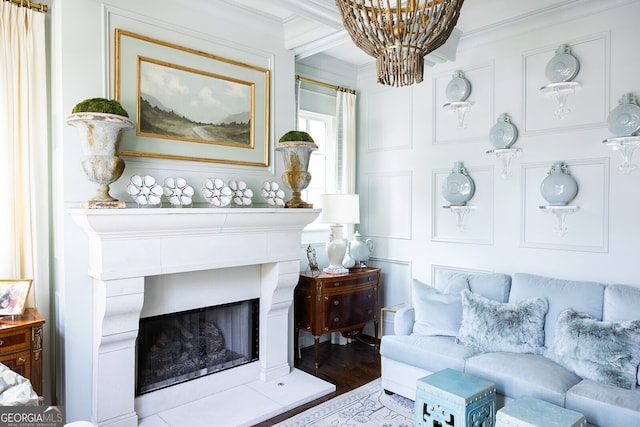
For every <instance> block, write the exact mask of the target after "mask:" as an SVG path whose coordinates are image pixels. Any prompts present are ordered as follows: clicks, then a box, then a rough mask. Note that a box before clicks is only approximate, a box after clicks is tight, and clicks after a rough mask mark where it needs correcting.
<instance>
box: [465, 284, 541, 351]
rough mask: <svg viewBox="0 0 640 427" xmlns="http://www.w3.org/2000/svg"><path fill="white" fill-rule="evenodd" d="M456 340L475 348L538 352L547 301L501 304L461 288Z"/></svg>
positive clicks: (535, 300)
mask: <svg viewBox="0 0 640 427" xmlns="http://www.w3.org/2000/svg"><path fill="white" fill-rule="evenodd" d="M461 295H462V323H461V325H460V331H459V332H458V337H457V342H459V343H460V344H463V345H466V346H469V347H471V348H473V349H475V350H477V351H511V352H515V353H541V352H542V351H543V350H544V349H543V348H542V346H543V344H544V330H543V326H544V316H545V314H546V312H547V308H548V305H547V301H546V300H545V299H544V298H531V299H529V300H526V301H519V302H517V303H501V302H498V301H493V300H490V299H489V298H485V297H483V296H482V295H478V294H475V293H473V292H471V291H468V290H464V291H462V292H461Z"/></svg>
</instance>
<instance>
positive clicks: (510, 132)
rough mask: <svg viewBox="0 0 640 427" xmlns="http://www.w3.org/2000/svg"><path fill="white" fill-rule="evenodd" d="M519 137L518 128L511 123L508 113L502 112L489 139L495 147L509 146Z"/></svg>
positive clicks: (490, 132)
mask: <svg viewBox="0 0 640 427" xmlns="http://www.w3.org/2000/svg"><path fill="white" fill-rule="evenodd" d="M517 139H518V128H516V127H515V125H514V124H513V123H511V119H510V118H509V115H508V114H507V113H502V114H500V117H498V120H497V122H496V124H495V125H493V127H492V128H491V130H490V131H489V140H490V141H491V145H493V146H494V148H497V149H502V148H509V147H511V146H512V145H513V144H515V142H516V140H517Z"/></svg>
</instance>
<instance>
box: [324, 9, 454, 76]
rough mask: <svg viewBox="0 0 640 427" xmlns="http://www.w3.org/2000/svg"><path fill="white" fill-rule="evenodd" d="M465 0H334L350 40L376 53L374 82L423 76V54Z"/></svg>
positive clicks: (441, 38)
mask: <svg viewBox="0 0 640 427" xmlns="http://www.w3.org/2000/svg"><path fill="white" fill-rule="evenodd" d="M463 1H464V0H336V5H337V6H338V9H340V14H341V15H342V22H343V24H344V27H345V29H346V30H347V32H348V33H349V35H350V36H351V39H353V42H354V43H355V44H356V46H358V47H359V48H360V49H362V50H363V51H364V52H365V53H367V54H368V55H371V56H373V57H374V58H376V69H377V73H378V83H382V84H385V85H389V86H407V85H411V84H414V83H420V82H421V81H422V75H423V71H424V57H425V55H427V54H428V53H429V52H432V51H434V50H436V49H437V48H439V47H440V46H442V45H443V44H444V42H446V41H447V39H448V38H449V36H450V35H451V32H452V31H453V29H454V27H455V26H456V23H457V22H458V17H459V16H460V8H461V7H462V3H463Z"/></svg>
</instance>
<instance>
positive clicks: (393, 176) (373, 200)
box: [360, 171, 413, 239]
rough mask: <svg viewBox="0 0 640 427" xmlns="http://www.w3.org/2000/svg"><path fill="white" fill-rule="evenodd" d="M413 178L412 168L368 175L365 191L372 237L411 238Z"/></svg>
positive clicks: (369, 234)
mask: <svg viewBox="0 0 640 427" xmlns="http://www.w3.org/2000/svg"><path fill="white" fill-rule="evenodd" d="M412 181H413V173H412V172H411V171H397V172H385V173H376V174H369V175H368V179H367V188H366V190H365V191H366V194H367V197H366V198H365V201H366V203H367V206H366V212H368V215H367V223H366V224H365V225H366V230H367V234H368V236H370V237H373V236H376V237H386V238H395V239H411V224H412V212H413V210H412V204H413V202H412V200H413V191H412ZM360 192H362V190H360Z"/></svg>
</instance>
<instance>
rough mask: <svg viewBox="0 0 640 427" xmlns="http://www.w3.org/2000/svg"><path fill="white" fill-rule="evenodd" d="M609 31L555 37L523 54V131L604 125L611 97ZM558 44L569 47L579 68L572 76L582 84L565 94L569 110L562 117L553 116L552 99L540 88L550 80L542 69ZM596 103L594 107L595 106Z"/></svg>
mask: <svg viewBox="0 0 640 427" xmlns="http://www.w3.org/2000/svg"><path fill="white" fill-rule="evenodd" d="M610 39H611V37H610V33H609V32H603V33H598V34H592V35H588V36H583V37H578V38H570V39H566V40H562V39H560V40H558V42H557V44H555V45H545V46H544V47H540V48H536V49H534V50H531V51H527V52H524V53H523V54H522V69H523V78H522V98H523V100H524V102H523V103H522V117H523V126H522V131H523V133H524V134H536V133H547V132H557V131H569V130H576V129H585V128H592V127H598V126H605V124H606V120H607V115H608V112H609V102H610V101H609V99H610V84H609V80H610V78H609V76H610V74H611V72H610V50H611V41H610ZM561 44H567V45H569V47H570V48H571V54H572V55H573V56H575V57H576V58H577V59H578V61H579V63H580V69H579V71H578V74H577V76H576V77H575V78H574V79H573V81H575V82H579V83H580V84H581V87H580V88H579V89H577V90H576V92H575V93H574V94H570V95H569V96H568V97H567V102H566V106H567V108H568V109H569V110H570V111H569V112H568V113H567V114H566V115H565V117H564V118H558V117H556V116H555V115H554V112H555V110H556V109H557V106H558V104H557V102H556V100H555V99H553V98H551V97H548V96H546V95H544V94H543V93H542V92H541V91H540V88H541V87H543V86H545V85H547V84H549V83H551V82H550V81H549V80H548V79H547V77H546V75H545V68H546V65H547V63H548V62H549V60H551V58H553V56H554V55H555V50H556V49H557V48H558V46H559V45H561ZM596 106H597V108H596Z"/></svg>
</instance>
